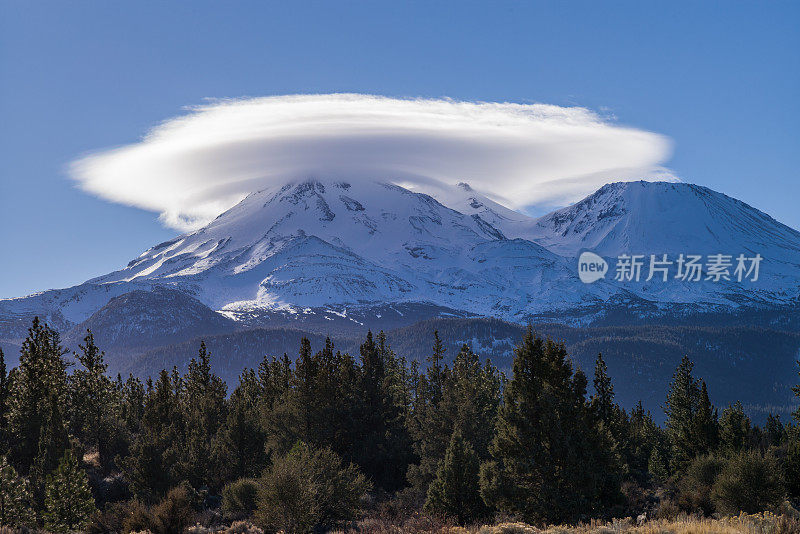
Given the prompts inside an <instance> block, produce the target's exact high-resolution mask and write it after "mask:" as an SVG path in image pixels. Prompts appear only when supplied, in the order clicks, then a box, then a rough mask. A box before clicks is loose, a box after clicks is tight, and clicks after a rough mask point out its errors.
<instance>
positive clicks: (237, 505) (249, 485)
mask: <svg viewBox="0 0 800 534" xmlns="http://www.w3.org/2000/svg"><path fill="white" fill-rule="evenodd" d="M257 499H258V481H257V480H254V479H252V478H240V479H239V480H236V481H235V482H231V483H230V484H226V485H225V487H224V488H222V513H223V514H224V515H225V517H226V518H227V519H230V520H237V519H246V518H248V517H250V516H251V515H253V511H255V509H256V501H257Z"/></svg>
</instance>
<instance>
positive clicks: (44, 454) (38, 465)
mask: <svg viewBox="0 0 800 534" xmlns="http://www.w3.org/2000/svg"><path fill="white" fill-rule="evenodd" d="M68 446H69V439H68V437H67V429H66V427H65V425H64V419H63V417H62V415H61V406H60V405H59V404H58V399H57V398H56V396H55V395H51V396H50V402H49V406H48V411H47V413H46V415H45V417H44V424H43V425H42V427H41V434H40V436H39V443H38V453H37V454H36V458H35V459H34V462H33V466H32V468H31V479H32V480H33V482H34V491H35V492H36V495H37V499H39V498H41V493H40V490H41V489H42V488H41V483H42V482H44V480H45V477H46V475H47V473H49V472H50V471H52V470H53V469H55V468H56V466H58V463H59V461H60V459H61V457H62V456H63V454H64V451H65V450H67V447H68Z"/></svg>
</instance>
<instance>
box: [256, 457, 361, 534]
mask: <svg viewBox="0 0 800 534" xmlns="http://www.w3.org/2000/svg"><path fill="white" fill-rule="evenodd" d="M370 487H371V485H370V484H369V482H368V481H367V480H366V478H364V475H362V474H361V473H360V472H359V471H358V469H357V468H356V467H355V466H354V465H352V464H351V465H349V466H347V467H344V466H342V461H341V459H340V458H339V457H338V456H337V455H336V453H334V452H333V451H331V450H330V449H329V448H325V449H322V450H318V451H314V450H312V449H311V448H310V447H308V446H307V445H305V444H302V443H301V444H298V445H296V446H295V447H294V448H293V449H292V450H291V451H290V452H289V454H287V455H286V456H285V457H283V458H279V459H278V460H276V461H275V463H274V464H273V466H272V468H271V469H269V470H268V471H267V473H266V474H265V476H264V480H263V483H262V485H261V490H260V491H259V496H258V508H257V510H256V517H257V519H258V520H259V522H260V523H262V524H263V525H265V526H267V527H269V528H272V529H275V530H283V531H284V532H286V533H287V534H291V533H295V532H307V531H309V530H312V529H322V530H324V529H330V528H332V527H334V526H335V525H337V524H339V523H341V522H343V521H350V520H353V519H355V518H356V517H357V516H358V514H359V513H360V510H361V498H362V497H363V495H364V494H365V493H366V492H367V491H369V489H370Z"/></svg>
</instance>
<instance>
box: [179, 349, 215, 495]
mask: <svg viewBox="0 0 800 534" xmlns="http://www.w3.org/2000/svg"><path fill="white" fill-rule="evenodd" d="M178 384H180V386H178ZM173 387H175V389H176V392H177V393H176V395H178V396H179V398H180V396H181V394H185V397H186V398H185V401H184V402H183V403H179V407H180V409H182V411H183V412H184V413H185V416H184V419H185V432H186V434H185V435H186V442H185V444H184V445H185V449H184V458H183V462H184V464H185V465H184V466H183V467H182V469H183V470H184V471H183V472H184V476H185V478H186V479H187V480H188V481H189V482H190V483H191V484H192V486H194V487H200V486H203V485H214V487H218V486H220V484H221V482H222V481H221V480H219V477H218V476H216V474H217V472H218V471H219V469H220V466H219V465H215V463H214V462H212V461H211V459H212V458H213V457H214V456H213V455H212V448H213V442H214V440H215V438H216V436H217V433H218V432H219V429H220V428H221V426H222V424H223V422H224V420H225V417H226V414H225V396H226V394H227V386H226V385H225V382H223V381H222V379H221V378H219V377H218V376H217V375H215V374H214V373H213V372H212V371H211V354H210V353H209V352H208V350H207V349H206V344H205V343H203V342H201V343H200V350H199V351H198V355H197V359H195V358H192V359H191V361H190V362H189V371H188V372H187V374H186V377H185V378H184V379H182V380H180V381H178V380H177V379H175V378H174V377H173ZM220 487H221V486H220Z"/></svg>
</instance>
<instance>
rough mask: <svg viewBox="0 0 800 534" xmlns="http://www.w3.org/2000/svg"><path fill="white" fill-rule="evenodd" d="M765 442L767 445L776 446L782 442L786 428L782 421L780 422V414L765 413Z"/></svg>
mask: <svg viewBox="0 0 800 534" xmlns="http://www.w3.org/2000/svg"><path fill="white" fill-rule="evenodd" d="M766 432H767V443H768V444H769V445H773V446H776V447H777V446H778V445H780V444H781V443H783V440H784V438H785V437H786V429H785V428H784V427H783V423H782V422H781V416H780V414H779V415H773V414H771V413H770V414H769V415H767V426H766Z"/></svg>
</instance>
